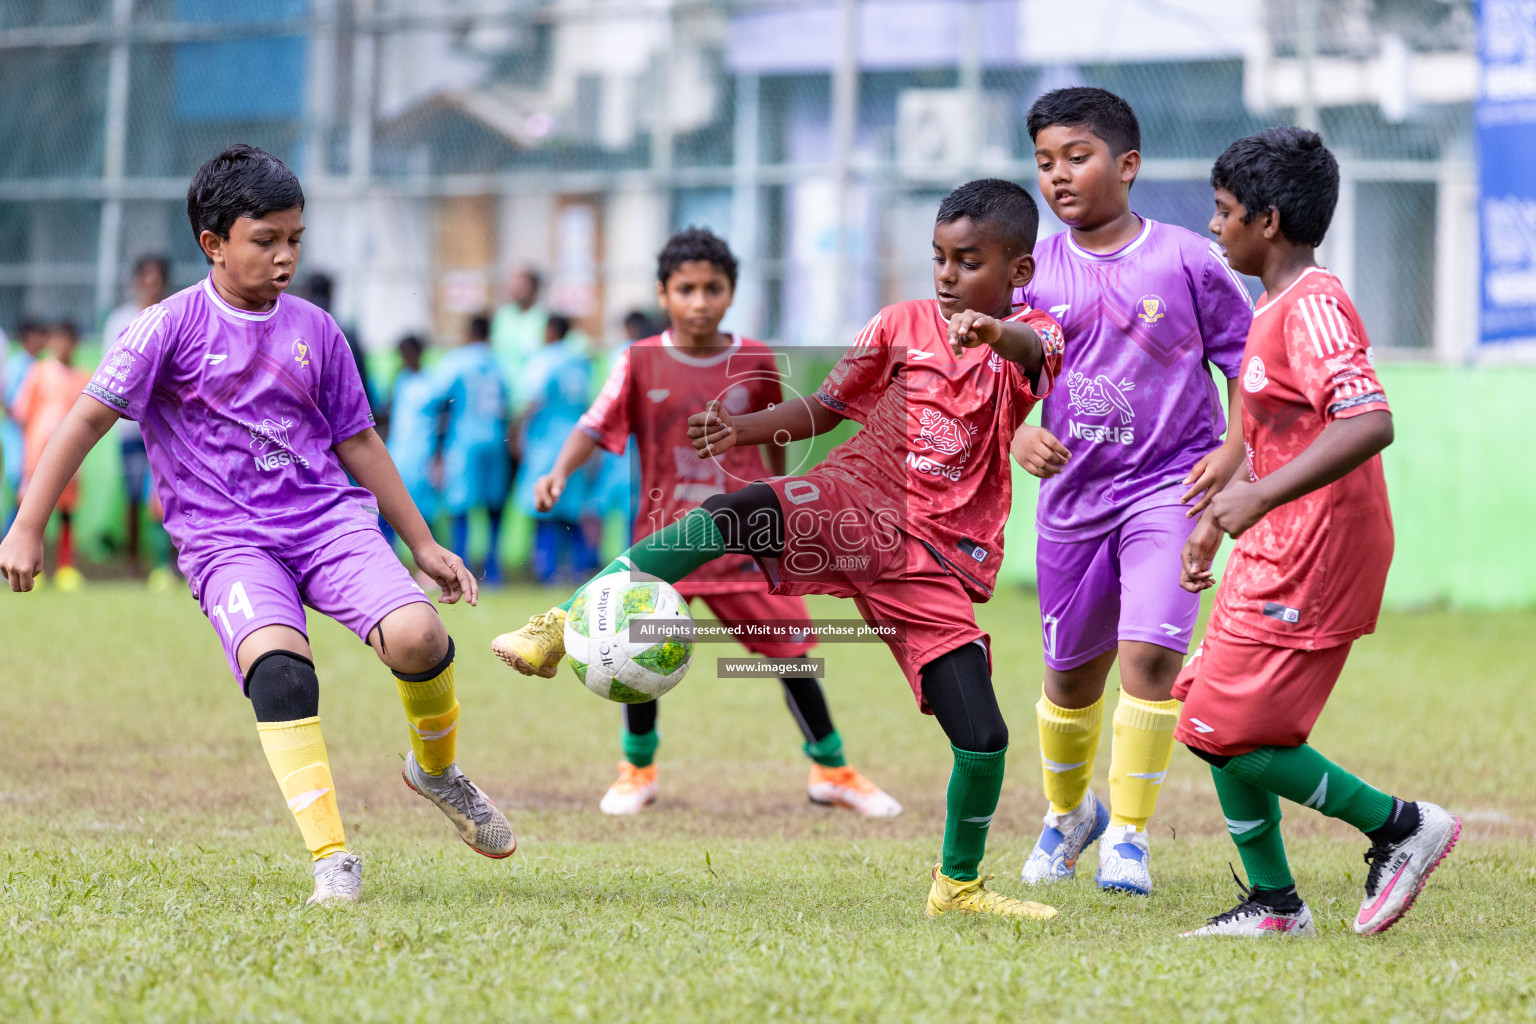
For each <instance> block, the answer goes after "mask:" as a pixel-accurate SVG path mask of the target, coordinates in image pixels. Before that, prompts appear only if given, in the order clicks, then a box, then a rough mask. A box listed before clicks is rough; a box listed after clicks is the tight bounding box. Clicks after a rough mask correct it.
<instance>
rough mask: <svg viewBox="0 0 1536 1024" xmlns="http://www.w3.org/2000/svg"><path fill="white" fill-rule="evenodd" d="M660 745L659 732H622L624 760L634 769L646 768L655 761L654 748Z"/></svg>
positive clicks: (657, 730)
mask: <svg viewBox="0 0 1536 1024" xmlns="http://www.w3.org/2000/svg"><path fill="white" fill-rule="evenodd" d="M660 743H661V730H660V729H652V730H651V731H650V732H630V731H629V730H628V729H626V730H624V760H626V761H628V762H629V763H630V764H632V765H634V766H635V767H636V768H648V767H650V764H651V762H652V761H654V760H656V748H657V746H659V745H660Z"/></svg>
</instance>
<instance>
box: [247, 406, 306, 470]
mask: <svg viewBox="0 0 1536 1024" xmlns="http://www.w3.org/2000/svg"><path fill="white" fill-rule="evenodd" d="M240 425H241V426H242V427H244V428H245V429H246V430H249V431H250V432H251V441H250V444H249V445H248V447H251V448H254V449H256V453H255V455H254V456H252V459H253V461H254V462H255V463H256V468H257V469H259V470H261V471H263V472H267V471H269V470H274V469H282V468H283V467H284V466H303V467H304V468H305V469H308V468H309V460H308V459H306V458H305V457H304V456H302V455H300V454H299V453H298V452H296V451H294V450H293V445H292V443H291V442H290V441H289V440H288V428H289V427H291V426H293V421H292V420H283V421H282V422H281V423H279V422H277V421H276V420H274V419H272V418H271V417H267V418H266V419H264V420H262V421H261V423H259V424H256V423H247V422H245V421H244V420H241V421H240ZM268 449H271V450H270V451H269V450H268Z"/></svg>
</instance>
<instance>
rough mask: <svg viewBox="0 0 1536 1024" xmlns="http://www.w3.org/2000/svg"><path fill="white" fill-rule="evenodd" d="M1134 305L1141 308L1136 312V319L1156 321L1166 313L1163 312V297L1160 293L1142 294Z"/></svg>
mask: <svg viewBox="0 0 1536 1024" xmlns="http://www.w3.org/2000/svg"><path fill="white" fill-rule="evenodd" d="M1136 305H1137V306H1139V307H1140V309H1141V312H1139V313H1137V314H1136V317H1137V319H1139V320H1144V321H1146V322H1147V323H1149V324H1155V323H1157V322H1158V321H1159V320H1161V319H1162V318H1163V317H1164V316H1165V315H1166V314H1165V313H1164V312H1163V299H1162V296H1160V295H1143V296H1142V297H1141V301H1140V302H1138V303H1137V304H1136Z"/></svg>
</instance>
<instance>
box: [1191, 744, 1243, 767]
mask: <svg viewBox="0 0 1536 1024" xmlns="http://www.w3.org/2000/svg"><path fill="white" fill-rule="evenodd" d="M1184 746H1185V747H1187V748H1188V749H1189V752H1190V753H1191V754H1194V755H1195V756H1196V757H1198V758H1199V759H1200V760H1202V761H1204V762H1206V763H1207V764H1209V765H1212V766H1214V767H1216V768H1225V767H1226V766H1227V762H1228V761H1230V760H1232V758H1231V757H1230V756H1228V755H1226V754H1213V753H1211V752H1210V751H1209V750H1201V749H1200V748H1199V747H1191V746H1190V745H1189V744H1188V743H1186V744H1184Z"/></svg>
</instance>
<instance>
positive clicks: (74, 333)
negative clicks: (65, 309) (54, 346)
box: [48, 318, 80, 338]
mask: <svg viewBox="0 0 1536 1024" xmlns="http://www.w3.org/2000/svg"><path fill="white" fill-rule="evenodd" d="M48 330H50V331H63V332H64V333H65V334H67V335H69V336H70V337H71V338H79V337H80V331H79V330H78V329H77V328H76V327H75V322H74V321H73V320H70V319H68V318H66V319H63V320H55V321H54V322H53V323H51V324H49V325H48Z"/></svg>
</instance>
